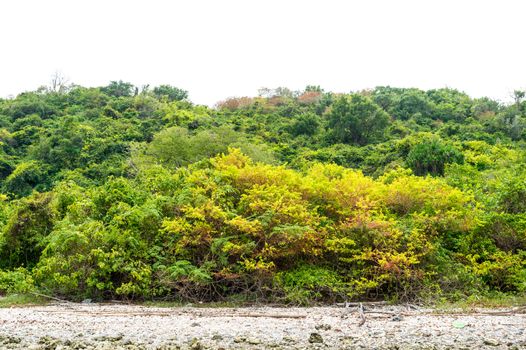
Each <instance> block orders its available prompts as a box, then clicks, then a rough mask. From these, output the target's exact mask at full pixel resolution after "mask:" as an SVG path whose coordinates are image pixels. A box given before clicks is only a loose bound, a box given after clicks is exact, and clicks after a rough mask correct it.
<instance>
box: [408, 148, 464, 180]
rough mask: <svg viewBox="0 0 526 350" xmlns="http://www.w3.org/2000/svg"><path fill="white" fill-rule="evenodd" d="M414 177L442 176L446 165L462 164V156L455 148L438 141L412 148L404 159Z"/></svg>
mask: <svg viewBox="0 0 526 350" xmlns="http://www.w3.org/2000/svg"><path fill="white" fill-rule="evenodd" d="M406 163H407V165H408V166H409V167H410V168H411V169H413V171H414V173H415V174H416V175H427V174H431V175H440V176H442V175H444V168H445V165H446V164H451V163H459V164H462V163H464V156H463V155H462V153H461V152H460V151H459V150H457V149H456V148H455V147H453V146H451V145H449V144H445V143H443V142H441V141H440V140H438V139H434V140H429V141H424V142H421V143H419V144H417V145H416V146H414V147H413V148H412V149H411V151H410V152H409V154H408V155H407V159H406Z"/></svg>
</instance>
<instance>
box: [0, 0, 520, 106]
mask: <svg viewBox="0 0 526 350" xmlns="http://www.w3.org/2000/svg"><path fill="white" fill-rule="evenodd" d="M525 15H526V1H522V0H516V1H511V0H495V1H481V0H478V1H475V0H473V1H469V0H454V1H453V0H438V1H435V0H425V1H424V0H414V1H409V0H396V1H394V0H367V1H366V0H362V1H351V0H347V1H345V0H341V1H336V0H319V1H308V0H301V1H300V0H298V1H293V0H289V1H287V0H280V1H277V0H264V1H263V0H261V1H260V0H222V1H220V0H192V1H190V0H188V1H175V0H172V1H170V0H165V1H162V0H142V1H138V0H137V1H133V0H123V1H118V0H104V1H102V0H89V1H80V0H75V1H72V0H63V1H59V0H47V1H42V0H2V1H1V2H0V35H1V41H0V45H1V50H0V97H7V96H9V95H16V94H17V93H19V92H22V91H25V90H35V89H36V88H37V87H39V86H41V85H46V84H48V83H49V81H50V78H51V76H52V74H53V73H54V72H55V71H60V72H62V74H64V75H65V76H67V77H68V78H69V80H70V81H71V82H73V83H76V84H79V85H83V86H101V85H106V84H107V83H108V82H109V81H110V80H119V79H122V80H124V81H129V82H132V83H134V84H136V85H143V84H150V85H151V86H155V85H159V84H170V85H174V86H177V87H181V88H184V89H186V90H189V92H190V98H191V100H192V101H194V102H196V103H203V104H214V103H215V102H217V101H218V100H221V99H224V98H226V97H229V96H246V95H255V94H256V93H257V89H258V88H260V87H277V86H287V87H289V88H291V89H302V88H304V87H305V85H307V84H314V85H321V86H322V87H323V88H325V90H331V91H337V92H348V91H351V90H360V89H363V88H372V87H375V86H378V85H391V86H399V87H419V88H423V89H429V88H439V87H445V86H449V87H454V88H458V89H460V90H463V91H465V92H467V93H468V94H470V95H472V96H475V97H479V96H490V97H493V98H497V99H501V100H506V99H508V97H509V95H510V93H511V92H512V91H513V90H514V89H525V88H526V44H525V43H526V22H525Z"/></svg>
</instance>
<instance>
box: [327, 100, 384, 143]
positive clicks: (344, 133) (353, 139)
mask: <svg viewBox="0 0 526 350" xmlns="http://www.w3.org/2000/svg"><path fill="white" fill-rule="evenodd" d="M328 117H329V128H330V129H331V131H332V137H333V140H331V141H333V143H337V142H341V143H354V144H357V145H365V144H367V143H370V142H375V141H378V140H380V139H382V137H383V134H384V131H385V129H386V127H387V126H388V123H389V115H388V114H387V113H386V112H385V111H383V110H382V109H381V108H380V107H379V106H378V105H377V104H375V103H374V102H373V101H372V100H371V99H370V98H369V97H366V96H363V95H360V94H353V95H351V96H350V98H349V97H347V96H342V97H340V98H339V99H338V100H336V102H335V103H334V104H333V105H332V107H331V110H330V112H329V114H328Z"/></svg>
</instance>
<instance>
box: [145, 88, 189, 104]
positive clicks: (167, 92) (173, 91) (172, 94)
mask: <svg viewBox="0 0 526 350" xmlns="http://www.w3.org/2000/svg"><path fill="white" fill-rule="evenodd" d="M153 94H154V95H155V97H157V98H161V97H166V98H167V99H168V101H181V100H185V99H187V98H188V91H186V90H183V89H180V88H178V87H175V86H170V85H160V86H157V87H155V88H154V89H153Z"/></svg>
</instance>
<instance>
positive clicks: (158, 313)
mask: <svg viewBox="0 0 526 350" xmlns="http://www.w3.org/2000/svg"><path fill="white" fill-rule="evenodd" d="M36 311H37V312H43V313H52V314H77V315H78V314H84V315H93V316H109V317H117V316H180V315H182V314H185V313H184V312H168V311H145V312H108V311H96V310H67V311H62V310H36ZM196 316H197V317H254V318H259V317H260V318H288V319H302V318H306V317H307V315H305V314H300V315H293V314H264V313H240V314H236V313H225V314H211V315H206V316H204V315H202V314H198V315H196Z"/></svg>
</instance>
